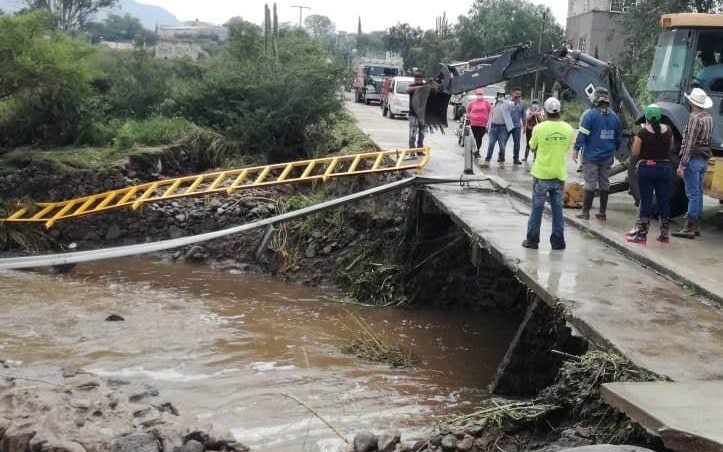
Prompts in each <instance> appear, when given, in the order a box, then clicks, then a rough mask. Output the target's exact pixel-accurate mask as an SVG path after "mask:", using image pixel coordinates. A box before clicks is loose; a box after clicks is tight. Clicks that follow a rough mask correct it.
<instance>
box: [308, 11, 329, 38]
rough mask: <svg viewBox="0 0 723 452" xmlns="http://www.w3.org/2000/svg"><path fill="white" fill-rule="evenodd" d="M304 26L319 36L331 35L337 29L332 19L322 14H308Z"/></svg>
mask: <svg viewBox="0 0 723 452" xmlns="http://www.w3.org/2000/svg"><path fill="white" fill-rule="evenodd" d="M304 26H306V28H307V29H308V30H309V31H310V32H311V34H312V35H313V36H316V37H317V38H318V37H322V36H328V35H331V34H333V33H334V30H336V27H335V26H334V23H333V22H332V21H331V19H329V18H328V17H327V16H323V15H321V14H312V15H310V16H307V17H306V19H304Z"/></svg>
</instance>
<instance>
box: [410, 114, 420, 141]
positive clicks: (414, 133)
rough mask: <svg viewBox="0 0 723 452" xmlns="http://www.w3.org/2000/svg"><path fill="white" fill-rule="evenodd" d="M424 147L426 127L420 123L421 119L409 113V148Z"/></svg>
mask: <svg viewBox="0 0 723 452" xmlns="http://www.w3.org/2000/svg"><path fill="white" fill-rule="evenodd" d="M423 147H424V127H422V126H421V125H420V124H419V119H418V118H417V117H416V116H414V115H409V148H410V149H414V148H423Z"/></svg>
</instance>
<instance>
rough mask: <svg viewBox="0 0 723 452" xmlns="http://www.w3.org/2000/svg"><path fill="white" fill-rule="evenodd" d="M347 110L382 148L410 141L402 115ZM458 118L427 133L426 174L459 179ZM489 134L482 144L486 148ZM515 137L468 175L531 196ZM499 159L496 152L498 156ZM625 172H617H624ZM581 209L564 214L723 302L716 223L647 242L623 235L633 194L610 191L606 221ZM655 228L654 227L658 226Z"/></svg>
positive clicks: (575, 177) (710, 211)
mask: <svg viewBox="0 0 723 452" xmlns="http://www.w3.org/2000/svg"><path fill="white" fill-rule="evenodd" d="M347 108H348V110H349V111H350V112H351V113H352V114H353V115H354V117H355V118H356V119H357V121H358V123H359V125H360V127H361V128H362V129H363V130H364V131H365V132H366V133H368V134H369V135H370V136H371V137H372V139H373V140H374V141H375V142H377V144H379V146H381V147H383V148H404V147H407V127H408V126H407V121H406V120H403V119H394V120H391V119H387V118H384V117H382V115H381V109H380V108H379V107H377V106H365V105H363V104H354V103H351V102H350V103H347ZM455 127H456V124H455V123H451V124H450V128H449V129H447V132H446V133H445V134H441V133H439V132H436V133H434V134H430V135H428V136H427V139H426V140H425V144H427V145H429V146H430V147H431V149H432V160H431V162H430V164H429V166H428V167H427V168H426V169H425V171H424V173H423V175H425V176H429V177H442V178H455V179H459V177H460V174H461V173H462V168H463V158H464V157H463V150H462V148H461V147H460V146H459V145H458V144H457V137H456V136H455V135H454V130H455ZM487 142H488V141H487V137H485V138H484V140H483V143H482V148H483V149H487ZM511 159H512V140H509V143H508V146H507V160H508V163H507V164H506V166H504V167H503V168H499V167H497V166H494V167H493V168H491V169H489V170H485V172H484V173H483V172H482V171H481V170H479V169H478V168H477V169H475V171H476V173H477V174H475V175H472V176H468V177H466V178H467V179H473V180H474V179H479V178H483V177H487V176H496V177H498V178H500V179H503V180H506V181H507V182H508V183H509V184H510V189H511V191H513V192H514V193H516V194H519V195H521V196H524V197H529V196H530V195H531V191H532V177H531V176H530V169H531V166H532V164H531V162H528V163H525V164H524V165H522V166H514V165H512V164H511ZM493 160H496V156H495V159H493ZM576 168H577V166H576V165H574V164H573V163H572V162H570V165H569V170H570V172H569V177H570V179H569V180H572V181H580V182H581V181H582V178H581V175H580V174H579V173H577V172H576ZM620 177H622V176H618V178H620ZM705 201H706V202H705V204H706V213H707V215H708V216H711V215H714V214H715V213H717V212H718V211H719V210H720V209H721V207H720V206H719V204H718V202H717V200H714V199H711V198H706V200H705ZM576 214H577V211H575V210H566V211H565V216H566V220H567V221H568V222H569V223H571V224H574V225H576V226H579V227H584V228H586V229H589V230H590V232H591V233H594V234H595V235H598V236H599V237H600V238H603V239H605V240H606V241H608V243H609V244H610V245H612V246H614V247H615V248H617V249H619V250H621V251H623V252H626V253H629V254H630V256H631V257H633V258H635V259H638V260H639V261H640V262H642V263H644V264H645V265H648V266H650V267H651V268H654V269H655V270H656V271H659V272H661V273H663V274H666V275H668V276H669V277H674V278H675V279H676V280H677V281H679V282H681V283H683V284H685V285H687V286H688V287H689V288H690V290H691V291H692V292H699V293H703V294H705V295H706V296H707V297H709V298H711V299H713V300H716V301H717V302H718V303H719V304H723V277H721V271H722V270H721V269H723V232H721V231H720V230H718V229H716V228H715V227H704V228H703V237H702V238H699V239H696V240H685V239H675V238H674V239H673V240H672V242H671V243H670V244H667V245H664V244H660V243H658V242H657V241H655V240H650V241H649V242H648V244H647V246H641V245H636V244H631V243H628V242H626V241H625V232H626V231H627V230H629V229H630V228H631V227H632V226H633V224H634V223H635V218H636V217H637V208H636V207H635V205H634V204H633V200H632V198H631V197H630V195H628V194H626V193H618V194H616V195H613V196H611V197H610V203H609V206H608V221H607V222H600V221H598V220H591V221H584V220H578V219H577V218H575V215H576ZM656 226H657V225H654V226H653V230H654V231H655V227H656Z"/></svg>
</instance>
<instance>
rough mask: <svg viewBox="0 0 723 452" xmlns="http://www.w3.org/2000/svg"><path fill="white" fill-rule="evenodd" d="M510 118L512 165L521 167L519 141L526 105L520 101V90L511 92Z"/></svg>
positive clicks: (525, 114) (525, 115)
mask: <svg viewBox="0 0 723 452" xmlns="http://www.w3.org/2000/svg"><path fill="white" fill-rule="evenodd" d="M510 116H511V117H512V124H513V125H514V128H513V129H512V131H511V132H510V133H511V135H512V141H513V143H514V146H513V148H512V163H513V164H514V165H522V162H521V161H520V140H522V127H524V125H525V119H526V118H527V105H526V104H525V101H524V100H522V90H521V89H520V88H515V89H513V90H512V105H511V107H510Z"/></svg>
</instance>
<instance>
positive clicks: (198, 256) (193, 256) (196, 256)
mask: <svg viewBox="0 0 723 452" xmlns="http://www.w3.org/2000/svg"><path fill="white" fill-rule="evenodd" d="M206 257H207V255H206V252H205V251H204V249H203V247H201V246H199V245H195V246H192V247H191V249H190V250H188V252H187V253H186V255H185V256H184V257H183V260H186V261H195V262H200V261H204V260H206Z"/></svg>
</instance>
